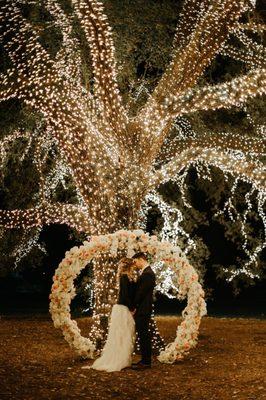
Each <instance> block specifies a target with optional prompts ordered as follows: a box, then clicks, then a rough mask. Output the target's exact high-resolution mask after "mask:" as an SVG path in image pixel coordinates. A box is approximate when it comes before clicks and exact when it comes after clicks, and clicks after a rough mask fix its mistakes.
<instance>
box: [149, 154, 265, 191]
mask: <svg viewBox="0 0 266 400" xmlns="http://www.w3.org/2000/svg"><path fill="white" fill-rule="evenodd" d="M198 161H201V162H204V163H206V164H209V165H214V166H216V167H218V168H220V169H221V170H222V171H224V172H227V173H231V174H237V176H238V178H239V179H243V180H245V181H248V182H249V183H252V184H254V185H255V186H256V187H257V188H258V189H259V190H263V191H265V190H266V171H265V168H264V166H263V164H262V163H260V162H255V161H248V160H247V159H246V158H245V157H244V155H242V157H239V156H234V155H233V154H232V153H230V152H225V151H221V150H217V149H214V148H204V147H192V148H189V149H187V150H184V151H183V152H182V153H181V154H179V155H178V157H177V158H176V159H174V160H172V161H170V162H169V163H167V164H166V165H164V166H163V167H161V168H160V170H158V171H157V172H156V173H155V174H154V178H153V180H152V186H153V187H155V186H159V185H160V184H162V183H165V182H167V181H169V180H171V179H173V178H174V177H175V176H176V175H177V174H178V173H179V172H180V171H181V170H182V169H183V168H185V167H186V166H188V165H190V164H193V163H195V162H198Z"/></svg>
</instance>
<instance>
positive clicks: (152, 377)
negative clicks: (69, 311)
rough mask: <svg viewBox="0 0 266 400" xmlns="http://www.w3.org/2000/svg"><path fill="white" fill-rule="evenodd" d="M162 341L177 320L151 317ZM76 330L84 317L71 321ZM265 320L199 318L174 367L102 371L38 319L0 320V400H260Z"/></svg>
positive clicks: (265, 388)
mask: <svg viewBox="0 0 266 400" xmlns="http://www.w3.org/2000/svg"><path fill="white" fill-rule="evenodd" d="M157 320H158V327H159V329H160V331H161V333H162V335H163V336H164V338H165V339H166V341H170V340H172V339H173V338H174V335H175V330H176V326H177V323H178V318H177V317H158V318H157ZM78 323H79V326H80V327H81V329H82V333H83V335H86V334H88V332H89V325H90V319H89V318H83V319H80V320H79V322H78ZM265 345H266V320H256V319H229V318H228V319H227V318H226V319H218V318H208V317H207V318H205V319H204V320H203V322H202V325H201V334H200V338H199V344H198V346H197V347H196V348H195V349H194V350H193V351H192V352H191V353H190V355H189V356H188V357H187V358H186V359H185V360H184V361H181V362H178V363H176V364H174V365H165V364H160V363H159V362H158V361H156V360H154V363H153V366H152V369H151V370H145V371H133V370H131V369H126V370H124V371H122V372H115V373H106V372H97V371H94V370H88V369H87V370H86V369H85V370H84V369H81V367H82V366H83V365H86V364H88V363H91V361H89V362H88V361H84V360H81V359H80V358H79V357H78V356H76V355H75V353H74V352H73V351H72V350H71V349H70V348H69V346H68V344H67V343H66V342H65V340H64V339H63V337H62V334H61V332H60V331H59V330H56V329H55V328H54V327H53V325H52V322H51V321H50V320H49V319H48V318H46V317H44V316H42V317H41V316H36V317H34V318H33V317H23V318H15V317H6V318H5V317H2V318H1V321H0V399H1V400H7V399H8V400H10V399H12V400H13V399H14V400H18V399H19V400H22V399H23V400H33V399H34V400H44V399H45V400H48V399H49V400H64V399H75V400H79V399H92V400H100V399H102V400H109V399H121V400H122V399H123V400H137V399H141V400H146V399H150V400H161V399H163V400H229V399H230V400H263V399H266V384H265V377H266V346H265Z"/></svg>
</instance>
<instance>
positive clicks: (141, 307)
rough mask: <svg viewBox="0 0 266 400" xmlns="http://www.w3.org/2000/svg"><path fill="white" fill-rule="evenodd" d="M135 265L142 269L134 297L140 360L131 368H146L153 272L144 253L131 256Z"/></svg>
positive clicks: (149, 337) (153, 283)
mask: <svg viewBox="0 0 266 400" xmlns="http://www.w3.org/2000/svg"><path fill="white" fill-rule="evenodd" d="M133 259H134V264H135V267H136V268H137V269H139V270H141V271H142V274H141V275H140V277H139V278H138V280H137V285H136V286H137V287H136V294H135V299H134V308H135V309H134V311H133V312H132V314H133V315H134V318H135V323H136V331H137V333H138V336H139V344H140V352H141V360H140V361H139V362H138V363H137V364H132V368H133V369H146V368H150V367H151V354H152V348H151V332H150V330H149V324H150V320H151V314H152V303H153V290H154V287H155V274H154V272H153V270H152V269H151V267H150V266H149V263H148V259H147V256H146V254H145V253H137V254H135V255H134V256H133Z"/></svg>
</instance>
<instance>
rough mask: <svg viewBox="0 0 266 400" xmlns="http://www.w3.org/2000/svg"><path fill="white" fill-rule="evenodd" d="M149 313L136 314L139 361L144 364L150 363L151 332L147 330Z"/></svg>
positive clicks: (149, 318)
mask: <svg viewBox="0 0 266 400" xmlns="http://www.w3.org/2000/svg"><path fill="white" fill-rule="evenodd" d="M150 320H151V315H149V314H148V315H136V316H135V323H136V331H137V333H138V337H139V344H140V352H141V361H142V362H143V363H144V364H151V353H152V349H151V332H150V330H149V324H150Z"/></svg>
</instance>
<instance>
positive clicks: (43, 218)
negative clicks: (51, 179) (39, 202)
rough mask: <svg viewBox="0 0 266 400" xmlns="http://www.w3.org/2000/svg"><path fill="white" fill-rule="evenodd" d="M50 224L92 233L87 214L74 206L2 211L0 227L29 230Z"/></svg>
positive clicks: (54, 205) (56, 205) (57, 205)
mask: <svg viewBox="0 0 266 400" xmlns="http://www.w3.org/2000/svg"><path fill="white" fill-rule="evenodd" d="M49 224H66V225H68V226H70V227H71V228H74V229H76V230H77V231H80V232H86V233H91V225H90V222H89V217H88V215H87V213H86V212H85V211H84V210H82V208H81V207H79V206H75V205H73V204H61V203H55V204H47V205H45V206H44V205H43V206H40V207H35V208H30V209H26V210H11V211H10V210H0V225H2V226H4V227H5V228H7V229H14V228H16V229H26V228H27V229H28V228H33V227H38V226H44V225H49Z"/></svg>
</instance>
